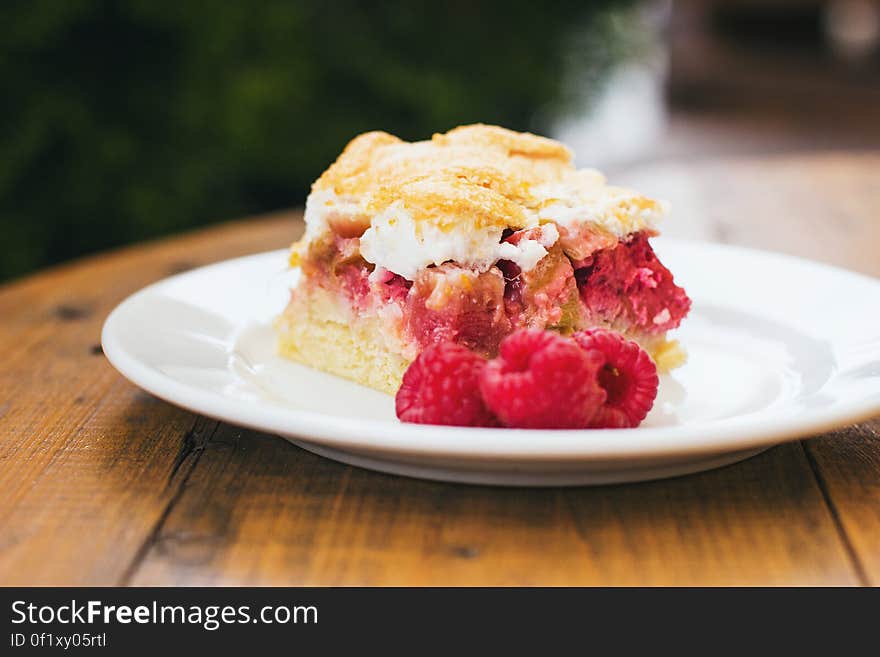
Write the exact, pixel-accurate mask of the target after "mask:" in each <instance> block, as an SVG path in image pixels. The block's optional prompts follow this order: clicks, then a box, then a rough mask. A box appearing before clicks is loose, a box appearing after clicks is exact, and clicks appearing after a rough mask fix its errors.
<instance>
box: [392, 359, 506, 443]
mask: <svg viewBox="0 0 880 657" xmlns="http://www.w3.org/2000/svg"><path fill="white" fill-rule="evenodd" d="M485 367H486V360H485V359H484V358H483V357H482V356H479V355H477V354H475V353H474V352H472V351H470V350H469V349H467V348H466V347H463V346H461V345H460V344H456V343H454V342H442V343H440V344H436V345H433V346H431V347H428V348H427V349H425V351H423V352H422V353H421V354H420V355H419V357H418V358H416V359H415V360H414V361H413V362H412V364H411V365H410V366H409V368H408V369H407V370H406V373H405V374H404V375H403V383H402V384H401V386H400V389H399V390H398V391H397V396H396V397H395V400H394V402H395V407H396V410H397V417H398V418H400V420H401V421H403V422H415V423H416V424H452V425H457V426H464V427H497V426H498V421H497V420H496V419H495V416H494V415H492V412H491V411H490V410H489V409H488V408H486V405H485V404H484V403H483V399H482V397H481V396H480V375H481V374H482V372H483V369H484V368H485Z"/></svg>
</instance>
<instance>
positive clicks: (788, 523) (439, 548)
mask: <svg viewBox="0 0 880 657" xmlns="http://www.w3.org/2000/svg"><path fill="white" fill-rule="evenodd" d="M132 583H133V584H137V585H154V584H166V583H167V584H178V585H214V584H228V585H240V584H246V583H247V584H287V585H315V584H318V585H431V586H438V585H472V584H480V585H498V586H508V585H575V584H584V585H595V584H601V585H636V584H639V585H654V584H669V585H671V584H678V585H682V584H734V583H736V584H856V583H858V579H857V576H856V574H855V572H854V570H853V569H852V566H851V564H850V562H849V560H848V556H847V554H846V552H845V549H844V547H843V546H842V544H841V541H840V537H839V535H838V533H837V530H836V528H835V525H834V521H833V518H832V516H831V514H830V513H829V511H828V509H827V507H826V506H825V504H824V501H823V499H822V494H821V491H820V490H819V488H818V486H817V485H816V481H815V479H814V477H813V475H812V472H811V471H810V468H809V466H808V464H807V463H806V459H805V457H804V455H803V451H802V449H801V447H800V445H798V444H794V445H785V446H782V447H779V448H776V449H773V450H770V451H769V452H766V453H765V454H762V455H760V456H758V457H756V458H753V459H751V460H750V461H747V462H746V463H743V464H741V465H737V466H732V467H728V468H722V469H720V470H716V471H714V472H709V473H704V474H700V475H696V476H691V477H683V478H678V479H673V480H669V481H662V482H651V483H645V484H632V485H621V486H608V487H599V488H575V489H524V488H489V487H481V486H464V485H456V484H443V483H432V482H424V481H416V480H411V479H404V478H399V477H391V476H387V475H382V474H377V473H373V472H369V471H366V470H360V469H357V468H351V467H349V466H345V465H341V464H337V463H334V462H332V461H329V460H326V459H322V458H319V457H317V456H314V455H312V454H310V453H308V452H306V451H304V450H301V449H299V448H295V447H292V446H290V445H289V444H287V443H286V442H285V441H283V440H281V439H279V438H273V437H271V436H267V435H263V434H259V433H256V432H253V431H248V430H242V429H237V428H234V427H227V426H224V425H221V426H220V428H219V429H218V431H217V432H216V433H214V435H213V436H212V437H211V439H210V440H209V441H208V444H207V446H206V448H205V451H204V453H203V454H202V457H201V459H200V460H199V464H198V466H197V467H196V468H195V469H194V470H193V472H192V474H191V475H190V477H189V480H188V481H187V484H186V487H185V489H184V492H183V494H182V495H181V497H180V499H179V501H178V502H177V504H175V505H174V508H173V509H172V510H171V513H170V514H169V515H168V518H167V519H166V520H165V522H164V523H163V525H162V527H161V528H160V530H159V531H158V532H157V534H156V536H155V538H154V541H153V545H152V546H151V547H150V549H149V550H148V552H147V554H146V555H145V558H144V560H143V562H142V563H141V564H140V565H139V566H138V567H137V569H136V573H135V577H134V578H133V580H132Z"/></svg>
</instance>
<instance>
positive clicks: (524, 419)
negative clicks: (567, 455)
mask: <svg viewBox="0 0 880 657" xmlns="http://www.w3.org/2000/svg"><path fill="white" fill-rule="evenodd" d="M603 362H604V359H603V358H602V356H601V354H599V353H593V352H589V351H584V350H583V349H580V348H579V347H578V346H577V345H576V344H574V343H573V342H572V341H571V340H567V339H565V338H563V337H562V336H561V335H559V334H557V333H553V332H551V331H540V330H535V329H521V330H519V331H516V332H514V333H512V334H511V335H509V336H508V337H507V338H505V339H504V341H503V342H502V343H501V349H500V354H499V356H498V358H496V359H495V360H491V361H489V364H488V365H486V368H485V369H484V370H483V376H482V380H481V381H480V389H481V390H482V391H483V399H485V400H486V404H487V405H488V406H489V408H491V409H492V410H493V411H494V412H495V414H496V415H497V416H498V419H500V420H501V422H502V423H503V424H505V425H506V426H508V427H520V428H531V429H582V428H585V427H587V426H589V424H590V421H591V420H592V419H593V416H594V415H595V414H596V411H597V409H598V408H599V407H600V406H601V405H602V404H603V402H604V401H605V391H604V390H602V388H600V387H599V384H598V383H597V376H598V372H599V368H601V367H602V364H603Z"/></svg>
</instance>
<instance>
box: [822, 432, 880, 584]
mask: <svg viewBox="0 0 880 657" xmlns="http://www.w3.org/2000/svg"><path fill="white" fill-rule="evenodd" d="M805 447H806V450H807V455H808V456H809V457H810V459H811V460H812V462H813V464H814V467H815V469H816V474H817V477H818V479H819V483H820V485H821V486H822V488H823V489H824V491H825V494H826V496H827V497H828V501H829V504H830V506H831V509H832V512H833V513H834V515H835V518H836V520H837V522H839V523H840V526H841V529H842V531H843V532H844V534H845V536H846V540H847V549H849V550H850V551H851V552H852V555H853V560H854V562H855V564H856V569H857V571H858V572H859V575H860V577H861V578H862V579H863V580H864V581H865V583H867V584H870V585H871V586H880V420H874V421H873V422H868V423H866V424H863V425H860V426H855V427H849V428H847V429H844V430H842V431H837V432H835V433H832V434H829V435H828V436H825V437H822V438H817V439H816V440H811V441H809V442H807V443H806V445H805Z"/></svg>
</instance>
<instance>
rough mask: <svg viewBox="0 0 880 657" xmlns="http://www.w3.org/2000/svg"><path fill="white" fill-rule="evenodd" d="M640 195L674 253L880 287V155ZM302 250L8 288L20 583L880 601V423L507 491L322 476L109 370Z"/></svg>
mask: <svg viewBox="0 0 880 657" xmlns="http://www.w3.org/2000/svg"><path fill="white" fill-rule="evenodd" d="M631 177H632V179H633V180H635V179H639V180H640V181H641V182H643V183H645V184H646V185H647V186H649V187H651V186H659V187H660V188H663V189H666V190H667V191H668V195H671V196H672V197H673V200H674V201H678V203H679V208H678V210H679V211H678V212H677V213H675V215H674V216H675V217H676V218H674V219H671V220H670V222H669V224H668V226H667V231H666V232H667V234H673V235H675V234H685V235H688V236H697V237H702V238H708V239H716V240H721V241H725V242H736V243H741V244H748V245H753V246H758V247H765V248H773V249H778V250H782V251H788V252H791V253H796V254H801V255H804V256H808V257H813V258H817V259H819V260H827V261H829V262H832V263H835V264H838V265H844V266H849V267H851V268H853V269H857V270H861V271H863V272H867V273H870V274H873V275H880V211H878V208H880V153H873V154H872V153H868V154H861V155H847V154H834V153H826V154H814V155H810V156H797V157H776V158H769V159H762V160H747V159H744V160H731V161H724V162H718V161H707V162H690V163H688V164H686V165H675V166H659V165H658V166H654V167H651V168H646V169H643V170H641V171H635V172H632V174H631ZM660 191H662V189H661V190H660ZM301 228H302V226H301V224H300V219H299V214H298V213H295V212H292V213H289V214H279V215H275V216H271V217H265V218H257V219H252V220H247V221H240V222H236V223H233V224H228V225H224V226H221V227H219V228H212V229H209V230H205V231H203V232H199V233H194V234H189V235H185V236H182V237H177V238H174V239H168V240H163V241H160V242H155V243H149V244H143V245H138V246H135V247H131V248H127V249H123V250H120V251H116V252H113V253H109V254H105V255H100V256H97V257H93V258H89V259H86V260H83V261H80V262H77V263H73V264H70V265H66V266H63V267H60V268H56V269H52V270H49V271H45V272H42V273H39V274H37V275H34V276H32V277H30V278H27V279H25V280H22V281H20V282H16V283H12V284H9V285H6V286H5V287H2V288H0V318H2V323H0V353H2V359H3V360H2V362H3V367H2V371H0V390H2V398H0V584H8V585H9V584H31V585H35V584H65V585H89V584H97V585H104V584H138V585H147V584H162V585H164V584H308V585H311V584H328V585H335V584H355V585H357V584H376V585H385V584H401V585H409V584H426V585H431V584H437V585H443V584H452V585H458V584H483V585H516V584H522V585H531V584H548V585H557V584H611V585H620V584H626V585H629V584H647V585H653V584H768V585H774V584H853V585H859V584H861V585H866V584H873V585H877V584H878V583H880V438H878V435H877V431H878V428H880V422H878V421H877V420H875V421H873V422H868V423H866V424H863V425H861V426H856V427H850V428H847V429H843V430H840V431H837V432H835V433H832V434H829V435H825V436H820V437H816V438H813V439H811V440H808V441H802V442H796V443H791V444H787V445H783V446H780V447H776V448H774V449H771V450H769V451H767V452H765V453H763V454H761V455H760V456H757V457H755V458H752V459H750V460H748V461H746V462H743V463H740V464H737V465H734V466H730V467H726V468H722V469H719V470H715V471H712V472H707V473H703V474H699V475H692V476H687V477H681V478H677V479H671V480H667V481H659V482H651V483H643V484H633V485H618V486H606V487H599V488H569V489H547V490H529V489H516V488H506V489H497V488H496V489H493V488H486V487H479V486H465V485H451V484H442V483H431V482H425V481H416V480H412V479H405V478H398V477H392V476H386V475H382V474H377V473H374V472H369V471H366V470H359V469H357V468H352V467H348V466H345V465H340V464H338V463H335V462H332V461H328V460H325V459H322V458H319V457H317V456H314V455H312V454H310V453H308V452H305V451H303V450H301V449H299V448H297V447H294V446H293V445H291V444H290V443H288V442H286V441H284V440H282V439H280V438H276V437H273V436H270V435H265V434H261V433H258V432H255V431H249V430H245V429H239V428H237V427H234V426H229V425H226V424H223V423H218V422H215V421H213V420H210V419H207V418H203V417H197V416H195V415H193V414H192V413H189V412H186V411H183V410H180V409H178V408H176V407H174V406H171V405H169V404H166V403H164V402H161V401H159V400H157V399H155V398H153V397H151V396H150V395H148V394H146V393H143V392H141V391H139V390H138V389H137V388H135V387H134V386H133V385H131V384H129V383H128V382H127V381H126V380H124V379H123V378H122V377H121V376H120V375H119V374H117V373H116V371H115V370H113V368H112V367H110V365H109V364H108V363H107V361H106V360H105V359H104V358H103V356H102V353H101V347H100V345H99V332H100V328H101V324H102V322H103V320H104V318H105V316H106V315H107V313H108V312H109V311H110V309H111V308H112V307H113V306H114V305H115V304H117V303H118V302H119V301H120V300H122V299H123V298H124V297H125V296H126V295H128V294H130V293H132V292H134V291H135V290H137V289H138V288H140V287H142V286H144V285H146V284H148V283H150V282H152V281H155V280H158V279H160V278H162V277H164V276H168V275H169V274H173V273H175V272H179V271H182V270H185V269H189V268H191V267H196V266H199V265H204V264H207V263H210V262H214V261H217V260H221V259H224V258H229V257H232V256H237V255H241V254H246V253H252V252H257V251H261V250H267V249H273V248H278V247H281V246H284V245H286V244H287V243H288V242H290V241H291V240H292V238H293V237H294V236H295V235H296V234H297V233H298V232H299V231H300V230H301ZM820 311H821V310H820ZM878 313H880V309H878Z"/></svg>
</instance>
